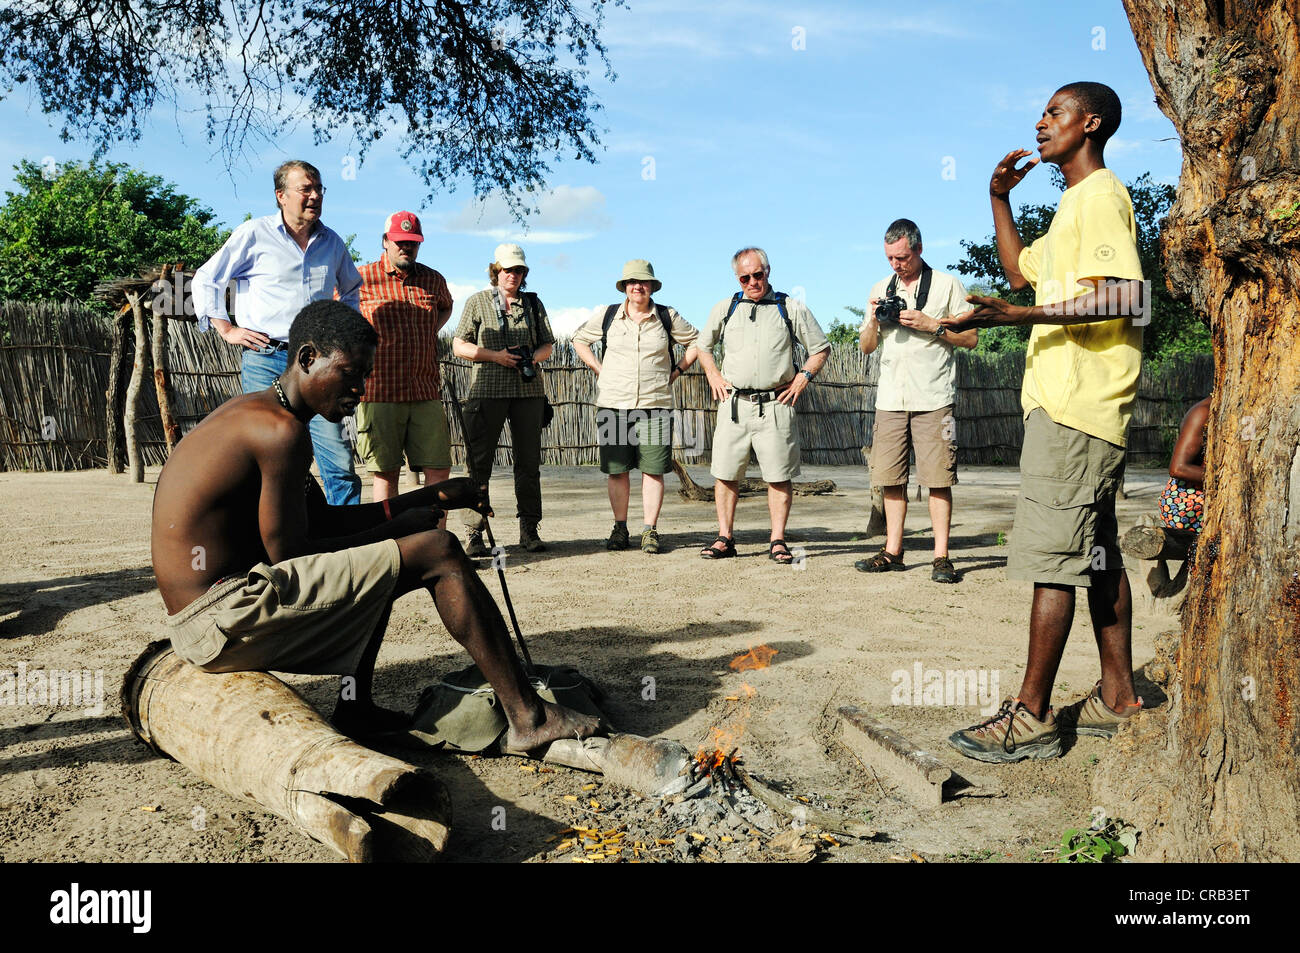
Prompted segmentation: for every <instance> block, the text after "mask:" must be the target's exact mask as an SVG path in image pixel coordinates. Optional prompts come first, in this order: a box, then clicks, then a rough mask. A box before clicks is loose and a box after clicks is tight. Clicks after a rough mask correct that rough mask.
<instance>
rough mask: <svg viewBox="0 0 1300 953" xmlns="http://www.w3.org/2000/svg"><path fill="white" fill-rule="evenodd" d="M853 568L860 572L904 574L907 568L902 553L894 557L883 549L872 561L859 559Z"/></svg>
mask: <svg viewBox="0 0 1300 953" xmlns="http://www.w3.org/2000/svg"><path fill="white" fill-rule="evenodd" d="M853 568H854V569H856V570H857V571H858V572H902V571H903V569H904V568H905V567H904V566H903V554H902V553H899V554H898V555H894V554H893V553H891V552H889V551H888V550H886V549H884V548H882V549H881V550H880V552H878V553H876V555H874V556H872V557H871V558H870V559H859V560H858V561H857V562H855V563H854V564H853Z"/></svg>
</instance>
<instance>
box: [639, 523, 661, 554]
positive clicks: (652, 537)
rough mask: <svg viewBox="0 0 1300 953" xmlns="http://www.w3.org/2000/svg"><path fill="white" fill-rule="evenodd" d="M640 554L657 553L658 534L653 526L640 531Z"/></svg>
mask: <svg viewBox="0 0 1300 953" xmlns="http://www.w3.org/2000/svg"><path fill="white" fill-rule="evenodd" d="M641 552H643V553H650V554H651V555H653V554H655V553H657V552H659V534H658V533H657V532H656V531H655V528H654V527H653V526H651V527H650V528H649V529H646V530H642V531H641Z"/></svg>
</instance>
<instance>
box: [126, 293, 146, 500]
mask: <svg viewBox="0 0 1300 953" xmlns="http://www.w3.org/2000/svg"><path fill="white" fill-rule="evenodd" d="M126 298H127V301H129V302H130V303H131V314H132V316H133V317H134V319H135V365H134V366H133V367H132V369H131V383H129V384H127V385H126V412H125V413H124V414H123V429H124V430H125V431H126V456H127V459H128V460H129V461H130V464H131V482H132V483H143V482H144V456H143V455H142V454H141V453H140V437H139V434H137V433H136V427H137V424H136V417H137V416H138V415H139V413H140V388H141V385H142V384H143V383H144V374H145V368H146V367H148V366H149V338H148V336H147V335H146V334H145V329H144V308H142V307H141V306H140V296H139V295H138V294H134V293H132V292H130V291H128V292H127V294H126Z"/></svg>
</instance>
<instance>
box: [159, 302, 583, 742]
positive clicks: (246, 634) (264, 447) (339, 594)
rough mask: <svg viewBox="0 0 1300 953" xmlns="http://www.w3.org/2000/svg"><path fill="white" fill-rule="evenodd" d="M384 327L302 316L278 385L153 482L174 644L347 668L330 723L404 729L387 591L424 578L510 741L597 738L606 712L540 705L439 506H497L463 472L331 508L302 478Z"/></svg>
mask: <svg viewBox="0 0 1300 953" xmlns="http://www.w3.org/2000/svg"><path fill="white" fill-rule="evenodd" d="M377 340H378V338H377V337H376V335H375V332H374V329H373V328H372V327H371V326H370V324H369V323H367V321H366V319H365V318H363V317H362V316H361V315H360V314H358V313H357V312H356V311H354V310H353V309H352V308H350V307H348V306H347V305H345V304H342V303H340V302H337V301H316V302H313V303H312V304H309V305H307V307H305V308H303V309H302V311H300V312H299V313H298V316H297V317H296V318H295V319H294V322H293V327H292V328H291V329H290V331H289V355H290V358H289V364H288V367H287V369H286V370H285V372H284V374H283V376H282V377H280V378H278V379H277V380H276V381H275V382H274V383H273V384H272V386H271V387H268V388H267V389H266V390H264V391H260V392H258V393H253V394H244V395H243V396H240V397H236V398H234V399H232V400H229V401H227V402H226V403H224V404H222V405H221V406H220V407H218V408H217V409H216V410H215V411H213V412H212V413H211V414H210V415H209V416H208V417H207V418H206V419H204V421H203V422H202V423H201V424H199V426H197V427H195V428H194V431H193V432H192V433H190V434H188V435H187V436H186V437H185V439H184V440H182V441H181V442H180V444H179V445H178V446H177V447H176V449H175V451H174V452H173V453H172V455H171V457H170V459H169V460H168V461H167V465H166V466H165V467H163V471H162V474H161V475H160V476H159V478H158V487H157V490H156V492H155V494H154V506H153V537H152V546H153V569H154V576H155V577H156V579H157V580H158V590H159V592H160V593H161V595H162V598H163V602H164V603H165V604H166V606H167V612H168V613H169V618H168V625H169V627H170V631H171V634H172V635H171V640H172V646H173V648H174V649H175V651H176V654H177V655H179V656H180V657H181V658H183V659H185V660H186V661H187V662H190V663H192V664H194V665H197V666H198V667H199V668H201V669H203V670H204V671H206V672H240V671H267V670H270V671H278V672H294V673H299V674H316V675H325V674H337V675H344V676H352V679H354V681H352V680H349V679H347V678H345V679H344V680H343V690H342V691H341V692H340V699H339V702H338V705H337V707H336V708H335V709H334V714H333V717H332V718H331V721H332V722H333V723H334V725H335V727H336V728H338V729H339V730H340V731H342V732H344V733H346V734H352V735H365V734H370V733H374V732H378V731H383V730H391V729H395V728H401V727H405V722H404V719H402V716H398V715H396V714H394V713H392V712H387V711H385V710H384V709H382V708H379V707H378V706H376V705H375V704H374V702H373V701H372V700H371V695H370V690H371V680H372V678H373V675H374V668H375V659H376V657H377V656H378V654H379V643H380V641H381V640H382V639H383V636H384V630H385V628H386V627H387V625H388V617H389V613H390V611H391V609H392V605H393V601H394V600H395V599H397V598H398V597H399V596H403V595H405V594H406V593H408V592H411V591H413V590H415V589H427V590H428V591H429V593H430V594H431V595H432V596H433V601H434V604H435V605H436V606H437V609H438V614H439V615H440V616H441V617H442V622H443V624H444V625H445V626H446V627H447V631H448V632H450V633H451V635H452V637H453V638H455V639H456V641H458V642H459V643H460V644H461V645H463V646H465V648H466V650H467V651H468V652H469V654H470V657H471V658H473V660H474V661H475V663H477V665H478V667H479V669H480V670H481V671H482V672H483V674H484V676H485V677H486V678H487V680H488V681H489V682H490V683H491V684H492V687H493V688H494V689H495V690H496V693H497V697H498V698H500V700H501V704H502V709H503V711H504V713H505V715H506V718H507V719H508V720H509V722H510V729H509V732H508V734H507V736H506V744H507V746H508V747H509V748H510V749H511V750H514V751H531V750H532V749H534V748H537V747H540V746H541V745H544V744H547V743H549V742H551V741H554V740H555V739H557V738H572V737H574V736H575V735H576V736H584V735H590V734H592V733H594V732H596V731H598V730H599V729H600V728H601V727H602V725H601V722H600V720H599V719H598V718H594V717H592V716H590V715H585V714H579V713H578V712H575V711H572V710H570V709H568V708H564V707H562V706H560V705H555V704H551V703H549V702H545V701H543V700H542V699H541V698H539V697H538V695H537V693H536V692H535V691H534V690H533V688H532V686H531V684H530V683H529V681H528V678H527V677H526V675H525V674H524V671H523V668H522V666H521V665H520V663H519V660H518V659H517V657H516V656H515V653H514V649H513V648H512V646H511V644H510V638H509V634H508V632H507V630H506V624H505V621H504V620H503V619H502V617H501V612H500V610H498V609H497V606H496V603H495V602H494V601H493V599H492V597H491V595H490V594H489V593H488V591H487V588H486V587H485V586H484V585H483V582H482V581H481V580H480V579H479V577H478V574H477V572H476V571H475V568H474V564H473V563H472V562H471V561H470V560H469V559H468V558H467V557H466V556H465V554H464V552H463V550H462V549H461V547H460V543H459V542H457V540H456V537H455V536H453V535H451V534H450V533H447V532H446V531H444V530H439V529H437V525H438V521H439V519H440V518H441V517H442V515H443V512H442V511H443V510H444V509H456V508H469V509H474V510H477V511H479V512H481V513H484V514H488V515H490V513H491V510H490V509H489V507H488V502H487V493H486V487H484V488H481V489H476V488H475V487H474V486H473V485H472V484H471V483H470V481H469V480H468V479H464V478H461V479H455V480H447V481H445V482H443V483H439V484H437V485H435V486H431V487H424V488H422V489H419V490H416V491H414V492H411V493H405V494H402V495H401V496H398V497H394V498H391V499H389V500H386V501H385V502H383V503H371V504H367V505H364V506H330V505H329V504H328V503H327V502H326V501H325V496H324V493H323V492H322V491H321V489H320V487H319V486H317V484H316V482H315V481H314V480H313V479H312V478H311V477H310V475H309V474H308V468H309V467H310V465H311V459H312V449H311V437H310V435H309V433H308V430H307V423H308V421H310V420H311V419H312V417H314V416H315V415H316V414H320V415H321V416H322V417H324V418H325V419H326V420H328V421H331V422H333V423H337V422H338V421H340V420H342V418H343V417H344V416H346V415H347V414H349V413H351V412H352V411H353V410H355V409H356V406H357V402H358V401H359V400H360V399H361V395H362V394H363V393H365V388H366V377H367V376H368V375H369V374H370V370H371V365H372V364H373V362H374V357H375V344H376V342H377Z"/></svg>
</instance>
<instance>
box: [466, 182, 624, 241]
mask: <svg viewBox="0 0 1300 953" xmlns="http://www.w3.org/2000/svg"><path fill="white" fill-rule="evenodd" d="M608 225H609V217H608V216H607V215H606V214H605V195H604V193H602V192H601V191H600V189H597V188H595V187H594V186H590V185H580V186H576V187H575V186H572V185H561V186H558V187H556V188H554V189H552V190H551V191H549V192H547V193H545V194H544V195H543V196H542V197H541V198H540V199H539V200H538V202H537V211H536V212H535V213H534V214H532V215H529V216H528V218H527V219H526V220H525V223H524V224H522V225H521V224H520V223H519V222H517V221H515V219H514V218H513V217H512V216H511V214H510V208H509V206H508V205H506V202H505V200H504V199H503V198H501V197H500V196H499V195H490V196H488V197H487V198H486V199H471V200H470V201H469V202H467V203H465V204H464V205H463V206H461V208H460V210H459V211H457V212H455V213H454V214H453V215H451V216H450V217H449V218H447V219H445V220H444V221H443V222H442V228H443V230H444V231H448V232H460V233H465V234H470V235H481V236H484V237H486V238H491V239H493V240H495V241H499V242H503V241H515V242H525V241H526V242H532V243H535V244H542V245H558V244H563V243H566V242H577V241H583V240H585V239H588V238H591V237H592V236H594V235H595V234H596V233H597V232H599V231H601V230H602V229H604V228H606V227H608Z"/></svg>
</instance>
